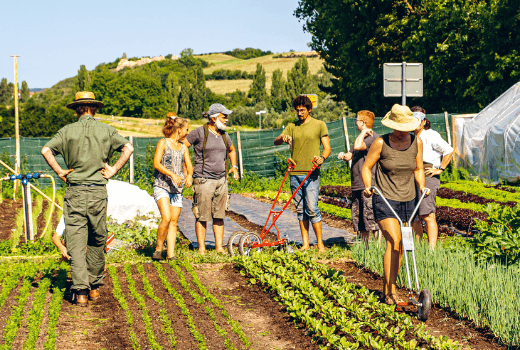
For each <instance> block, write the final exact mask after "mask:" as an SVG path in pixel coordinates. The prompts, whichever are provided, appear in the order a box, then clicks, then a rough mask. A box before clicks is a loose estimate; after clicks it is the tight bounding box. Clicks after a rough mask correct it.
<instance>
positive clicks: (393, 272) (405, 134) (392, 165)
mask: <svg viewBox="0 0 520 350" xmlns="http://www.w3.org/2000/svg"><path fill="white" fill-rule="evenodd" d="M381 123H382V124H383V125H384V126H386V127H389V128H391V129H394V131H393V132H392V133H389V134H386V135H383V136H382V137H380V138H378V139H377V140H375V141H374V143H373V144H372V147H370V151H369V152H368V155H367V158H366V160H365V164H364V165H363V169H362V171H361V172H362V177H363V183H364V184H365V191H364V194H365V196H367V197H370V196H372V190H371V188H370V186H371V184H372V167H374V166H376V173H375V186H376V187H377V188H378V189H379V190H380V191H381V193H382V194H383V196H384V197H385V198H386V199H387V201H388V202H389V204H390V205H391V206H392V209H393V210H394V211H395V212H396V213H397V215H399V217H400V219H401V220H402V221H403V222H407V221H408V220H409V219H410V216H411V215H412V213H413V210H414V208H415V204H416V190H415V183H417V185H418V186H419V189H420V191H421V193H422V191H423V190H424V189H425V187H424V169H423V158H422V154H423V151H422V148H423V145H422V141H421V140H420V139H419V138H418V137H415V135H413V134H410V132H411V131H414V130H415V129H417V127H418V126H419V124H420V121H419V120H418V119H416V118H414V117H413V113H412V111H411V110H410V108H408V107H407V106H401V105H398V104H396V105H394V106H393V107H392V110H391V111H390V112H388V113H387V114H386V116H385V117H384V118H383V120H382V121H381ZM427 193H429V190H427ZM372 207H373V210H374V217H375V219H376V221H377V224H378V225H379V227H380V229H381V231H382V232H383V235H384V237H385V239H386V252H385V256H384V259H383V267H384V284H383V294H382V297H383V298H384V301H385V303H387V304H390V305H393V304H397V303H399V302H400V300H399V299H398V298H397V294H396V290H397V289H396V285H395V282H396V280H397V275H398V273H399V268H400V267H401V258H402V248H401V228H400V226H399V221H398V220H397V219H396V218H395V216H394V214H393V213H392V211H391V210H390V208H388V206H387V204H386V203H385V202H384V201H383V200H382V199H381V197H380V196H379V195H374V196H373V198H372Z"/></svg>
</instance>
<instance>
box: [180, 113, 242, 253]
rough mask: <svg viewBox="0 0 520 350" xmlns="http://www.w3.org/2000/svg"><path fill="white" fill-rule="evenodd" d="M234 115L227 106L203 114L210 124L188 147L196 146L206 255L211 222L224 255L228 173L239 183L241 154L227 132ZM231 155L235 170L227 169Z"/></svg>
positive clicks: (198, 214)
mask: <svg viewBox="0 0 520 350" xmlns="http://www.w3.org/2000/svg"><path fill="white" fill-rule="evenodd" d="M231 113H233V111H230V110H229V109H227V108H226V107H224V105H222V104H220V103H214V104H212V105H211V106H210V107H209V111H208V112H204V113H203V114H202V115H203V116H204V117H206V118H208V119H209V122H208V123H206V124H204V125H203V126H200V127H198V128H197V129H195V130H193V131H192V132H190V133H189V134H188V136H187V137H186V141H185V144H186V146H187V147H190V146H191V145H193V150H194V152H195V165H194V167H193V192H194V194H193V208H192V210H193V215H195V219H196V223H195V231H196V234H197V242H198V244H199V252H200V253H201V254H205V253H206V245H205V241H206V227H207V222H208V221H211V220H213V232H214V233H215V249H216V250H217V252H219V253H223V252H225V251H224V248H223V247H222V243H223V240H224V218H225V216H226V206H227V200H228V185H227V174H228V172H229V173H230V172H232V173H233V177H234V178H235V180H238V167H237V153H236V149H235V146H234V145H233V142H231V138H230V137H229V135H228V134H227V133H226V131H225V130H226V125H227V122H228V116H229V115H230V114H231ZM228 156H229V159H230V161H231V169H230V170H229V171H227V169H226V159H227V157H228Z"/></svg>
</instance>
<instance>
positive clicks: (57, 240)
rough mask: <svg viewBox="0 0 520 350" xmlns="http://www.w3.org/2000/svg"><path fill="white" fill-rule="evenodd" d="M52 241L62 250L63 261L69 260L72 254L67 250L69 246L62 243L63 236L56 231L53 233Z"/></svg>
mask: <svg viewBox="0 0 520 350" xmlns="http://www.w3.org/2000/svg"><path fill="white" fill-rule="evenodd" d="M52 243H54V245H55V246H56V248H58V250H59V251H60V253H61V257H62V259H63V261H69V260H70V255H69V253H68V251H67V248H66V247H65V246H64V245H63V243H61V237H60V236H59V235H58V234H57V233H56V232H54V234H53V235H52Z"/></svg>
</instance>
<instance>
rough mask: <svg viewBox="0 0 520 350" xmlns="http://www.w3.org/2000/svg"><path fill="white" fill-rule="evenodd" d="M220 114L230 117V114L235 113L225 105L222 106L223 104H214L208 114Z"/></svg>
mask: <svg viewBox="0 0 520 350" xmlns="http://www.w3.org/2000/svg"><path fill="white" fill-rule="evenodd" d="M218 113H222V114H225V115H229V114H231V113H233V111H230V110H229V109H227V108H226V107H224V105H223V104H221V103H214V104H212V105H211V106H210V107H209V110H208V114H209V115H213V114H218Z"/></svg>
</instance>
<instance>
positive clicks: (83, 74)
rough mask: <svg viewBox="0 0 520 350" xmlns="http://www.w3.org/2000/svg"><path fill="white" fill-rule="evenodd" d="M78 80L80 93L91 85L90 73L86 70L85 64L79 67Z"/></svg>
mask: <svg viewBox="0 0 520 350" xmlns="http://www.w3.org/2000/svg"><path fill="white" fill-rule="evenodd" d="M77 79H78V84H77V88H78V91H85V90H86V87H87V85H88V84H89V81H88V80H89V79H88V71H87V68H85V65H84V64H82V65H81V66H79V70H78V78H77Z"/></svg>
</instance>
